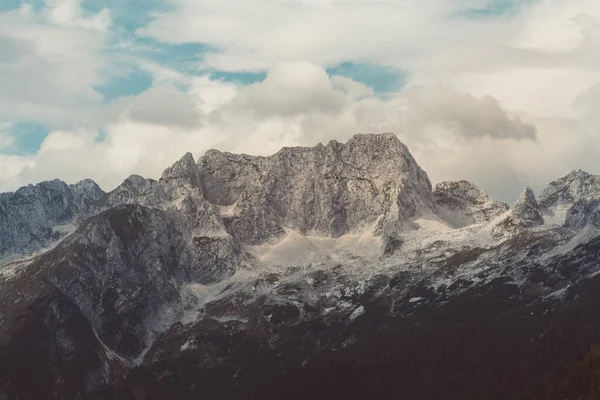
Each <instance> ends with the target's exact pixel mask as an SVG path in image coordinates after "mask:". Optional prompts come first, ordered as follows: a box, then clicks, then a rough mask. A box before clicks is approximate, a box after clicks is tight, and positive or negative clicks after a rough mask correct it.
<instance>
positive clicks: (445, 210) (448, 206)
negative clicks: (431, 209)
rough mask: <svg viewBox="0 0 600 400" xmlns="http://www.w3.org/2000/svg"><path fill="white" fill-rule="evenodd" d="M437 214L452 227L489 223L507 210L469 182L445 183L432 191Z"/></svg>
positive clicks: (506, 207) (503, 205)
mask: <svg viewBox="0 0 600 400" xmlns="http://www.w3.org/2000/svg"><path fill="white" fill-rule="evenodd" d="M433 198H434V201H435V204H436V207H437V213H438V215H440V217H442V218H443V219H444V220H446V222H448V223H449V224H450V225H451V226H453V227H462V226H467V225H471V224H473V223H476V224H480V223H486V222H490V221H491V220H493V219H494V218H496V217H498V216H500V215H502V214H503V213H504V212H506V211H507V210H508V205H507V204H505V203H502V202H499V201H495V200H492V199H491V198H490V197H489V196H488V195H487V193H486V192H484V191H483V190H481V189H480V188H479V187H477V186H476V185H474V184H473V183H471V182H467V181H464V180H463V181H446V182H441V183H438V184H437V185H436V186H435V189H434V190H433Z"/></svg>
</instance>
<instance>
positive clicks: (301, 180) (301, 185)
mask: <svg viewBox="0 0 600 400" xmlns="http://www.w3.org/2000/svg"><path fill="white" fill-rule="evenodd" d="M199 166H200V173H201V180H202V187H203V192H204V194H205V197H206V198H207V200H208V201H209V202H211V203H213V204H216V205H219V206H221V207H222V208H223V209H224V212H223V213H222V215H223V216H224V218H226V220H227V225H228V228H229V229H230V232H231V233H232V234H234V235H235V236H236V237H237V238H238V239H239V240H240V241H242V242H243V243H248V244H259V243H262V242H265V241H267V240H270V239H273V238H276V237H278V236H280V235H281V234H282V233H283V232H284V228H289V229H294V230H297V231H299V232H301V233H303V234H312V235H322V236H330V237H339V236H341V235H343V234H346V233H348V232H351V231H355V230H359V229H366V228H368V227H370V226H374V225H375V224H376V223H377V227H376V228H377V231H378V232H379V233H384V232H390V233H391V232H394V231H396V230H397V228H398V226H399V225H401V224H402V223H403V222H404V221H406V220H407V219H409V218H411V217H414V216H417V215H421V214H427V213H433V212H434V207H433V200H432V195H431V184H430V182H429V179H428V177H427V174H426V173H425V172H423V171H422V170H421V169H420V168H419V166H418V165H417V163H416V162H415V160H414V158H413V157H412V155H411V154H410V152H409V151H408V149H407V148H406V146H404V145H403V144H402V143H401V142H400V141H399V140H398V138H397V137H396V136H395V135H393V134H385V135H373V134H365V135H355V136H354V137H352V139H350V140H349V141H348V142H347V143H346V144H342V143H338V142H336V141H331V142H329V143H328V144H327V145H326V146H323V145H318V146H315V147H312V148H283V149H282V150H281V151H279V152H278V153H277V154H275V155H273V156H270V157H251V156H247V155H234V154H230V153H221V152H218V151H210V152H208V153H206V155H205V156H204V157H202V158H201V159H200V161H199Z"/></svg>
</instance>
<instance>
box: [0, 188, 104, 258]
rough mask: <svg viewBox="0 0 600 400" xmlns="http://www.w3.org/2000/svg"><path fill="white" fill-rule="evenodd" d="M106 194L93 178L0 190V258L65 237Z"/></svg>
mask: <svg viewBox="0 0 600 400" xmlns="http://www.w3.org/2000/svg"><path fill="white" fill-rule="evenodd" d="M103 194H104V192H102V190H101V189H100V188H99V187H98V185H96V183H94V182H93V181H91V180H85V181H81V182H79V183H77V184H75V185H67V184H66V183H64V182H62V181H59V180H57V179H56V180H53V181H49V182H42V183H39V184H37V185H35V186H34V185H29V186H26V187H23V188H21V189H19V190H17V191H16V192H15V193H3V194H0V238H1V240H0V260H1V259H2V258H5V257H8V256H11V255H14V254H23V253H29V252H33V251H37V250H40V249H42V248H44V247H47V246H49V245H51V244H52V243H55V242H56V241H57V240H60V239H62V238H64V237H65V235H66V234H67V233H70V232H71V231H72V230H73V229H74V226H76V225H77V224H79V223H81V222H82V221H83V220H84V219H85V218H86V217H87V216H88V214H89V210H90V208H91V206H92V204H93V202H94V200H96V199H97V198H99V197H101V196H102V195H103Z"/></svg>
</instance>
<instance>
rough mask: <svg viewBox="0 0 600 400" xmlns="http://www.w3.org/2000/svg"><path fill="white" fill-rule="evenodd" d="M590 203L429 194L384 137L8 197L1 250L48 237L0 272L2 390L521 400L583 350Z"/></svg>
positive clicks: (581, 177)
mask: <svg viewBox="0 0 600 400" xmlns="http://www.w3.org/2000/svg"><path fill="white" fill-rule="evenodd" d="M599 205H600V181H598V179H597V178H596V177H593V176H591V175H589V174H586V173H583V172H581V171H577V172H574V173H572V174H569V175H568V176H567V177H564V178H562V179H559V180H557V181H556V182H553V183H551V184H550V186H549V187H548V188H547V189H546V190H545V191H544V193H543V194H542V195H541V196H540V201H539V202H538V201H537V199H536V198H535V195H534V193H533V192H532V191H531V189H526V190H524V191H523V193H522V194H521V196H520V198H519V199H518V200H517V202H515V204H513V205H512V206H511V207H508V205H506V204H504V203H501V202H496V201H494V200H492V199H490V198H489V197H488V196H487V195H486V194H485V193H484V192H483V191H482V190H480V189H479V188H477V187H476V186H475V185H473V184H471V183H469V182H465V181H457V182H443V183H441V184H439V185H437V186H436V187H435V189H433V190H432V187H431V184H430V182H429V179H428V177H427V175H426V174H425V172H423V171H422V170H421V169H420V168H419V166H418V165H417V163H416V162H415V160H414V159H413V157H412V156H411V155H410V152H409V151H408V149H407V148H406V147H405V146H404V145H403V144H402V143H400V141H398V139H397V138H396V137H395V136H394V135H391V134H384V135H356V136H354V137H353V138H352V139H351V140H349V141H348V142H347V143H345V144H342V143H338V142H335V141H332V142H329V143H328V144H327V145H318V146H315V147H311V148H284V149H282V150H281V151H280V152H278V153H277V154H275V155H272V156H270V157H254V156H248V155H235V154H230V153H223V152H219V151H216V150H213V151H209V152H207V153H206V154H205V155H204V156H203V157H202V158H201V159H200V160H199V161H198V163H196V162H195V160H194V159H193V157H192V156H191V154H186V155H185V156H184V157H183V158H182V159H181V160H180V161H178V162H177V163H175V164H174V165H173V167H171V168H169V169H167V170H166V171H165V172H164V173H163V175H162V176H161V178H160V179H158V180H152V179H145V178H143V177H139V176H131V177H129V178H127V179H126V180H125V181H124V182H123V184H121V185H120V186H119V187H117V188H116V189H115V190H113V191H111V192H109V193H103V192H102V191H101V190H100V189H99V188H98V187H97V186H96V185H95V184H94V183H93V182H91V181H84V182H81V183H79V184H77V185H71V186H69V185H66V184H64V183H62V182H60V181H52V182H48V183H42V184H39V185H37V186H29V187H26V188H23V189H20V190H19V191H17V192H15V193H10V194H4V195H2V197H0V238H2V241H1V243H2V246H3V247H2V249H3V250H2V251H3V253H0V254H2V255H3V256H5V257H6V256H13V257H16V256H19V255H21V254H24V253H28V252H34V251H39V250H41V249H42V248H44V247H46V246H50V245H53V246H55V247H54V248H52V249H49V250H47V251H43V252H42V254H40V255H37V256H35V257H30V258H24V259H19V260H16V261H8V262H7V263H6V264H5V265H4V266H3V267H0V286H1V289H2V290H0V304H1V305H0V360H1V361H0V398H4V397H6V398H43V397H44V396H45V397H52V398H78V397H79V398H82V397H85V398H93V397H94V396H96V397H98V398H146V399H152V398H168V397H178V398H190V397H194V398H198V397H204V398H215V397H218V398H243V397H248V396H249V394H251V393H255V394H256V398H269V396H271V397H274V398H278V397H279V398H282V397H286V398H307V397H319V393H317V392H311V390H312V389H311V385H310V384H309V385H308V386H307V385H306V384H305V383H306V382H315V385H316V386H315V387H317V386H319V387H321V389H320V390H325V391H324V392H322V393H321V394H323V396H322V397H327V396H329V398H353V397H354V398H368V397H378V398H390V397H393V396H390V395H391V394H392V393H396V394H397V393H398V392H399V391H400V390H403V391H404V392H403V393H406V394H407V396H408V397H410V398H423V399H427V398H440V397H444V396H447V395H448V393H452V396H454V397H455V398H463V399H469V398H472V399H479V398H498V399H500V398H518V397H520V396H522V395H524V394H525V391H528V390H533V389H534V386H535V385H536V384H541V383H542V382H543V381H544V379H545V377H546V376H548V374H550V373H552V372H553V371H554V370H555V369H556V368H558V367H559V366H560V364H561V363H563V362H565V361H567V360H568V359H569V357H571V356H572V355H574V354H576V353H577V352H579V351H581V350H582V347H585V343H587V342H586V341H590V343H591V341H592V340H595V336H594V335H595V333H594V332H596V331H595V330H594V329H595V328H594V326H593V323H592V322H590V323H587V322H586V321H593V318H591V316H592V315H593V314H594V312H595V311H594V310H600V301H597V300H596V298H597V296H595V295H594V294H595V293H596V292H597V289H598V287H599V285H600V283H599V282H600V281H599V280H598V279H597V278H596V276H597V275H598V273H599V272H600V267H598V265H597V262H596V260H597V256H598V254H599V252H600V245H599V244H598V243H599V239H598V238H599V237H600V217H599V216H600V206H599ZM66 226H68V227H69V228H68V229H67V228H66ZM54 232H59V234H56V233H54ZM67 232H68V235H67ZM65 236H66V237H65ZM586 312H589V313H590V315H586ZM571 314H572V315H573V319H572V320H569V319H568V318H565V315H571ZM569 321H570V322H569ZM507 327H511V329H508V328H507ZM563 334H565V335H571V334H573V335H575V334H577V335H578V337H579V338H581V340H579V341H570V342H569V343H568V345H565V346H562V347H561V346H552V345H551V344H552V343H556V342H557V341H561V340H562V337H563V336H561V335H563ZM482 338H488V339H490V340H488V339H482ZM490 342H496V343H499V345H498V346H497V347H494V346H489V343H490ZM432 343H434V344H435V346H433V345H432ZM436 346H437V347H436ZM436 349H439V352H437V350H436ZM369 354H371V356H369ZM482 354H485V355H486V357H489V358H490V359H493V360H498V362H497V363H490V365H489V366H488V367H489V368H488V369H485V370H484V369H481V368H470V367H469V365H471V364H470V363H472V364H473V365H476V364H477V362H478V360H479V361H480V359H481V355H482ZM539 354H545V357H546V358H544V359H540V357H539ZM356 357H358V360H363V359H364V360H370V361H368V362H367V361H365V363H364V364H363V363H362V361H360V362H358V363H357V361H356V359H357V358H356ZM15 360H17V361H15ZM352 360H354V361H352ZM457 360H464V363H463V364H464V365H463V364H460V363H457V362H456V361H457ZM469 360H470V361H469ZM517 361H518V365H521V366H522V368H523V369H522V370H520V371H521V372H519V371H517V372H514V370H511V368H512V367H513V366H514V365H515V363H516V362H517ZM352 363H355V364H352ZM369 363H370V364H369ZM328 365H330V366H335V365H337V366H339V368H342V369H343V368H344V367H343V366H344V365H350V366H352V368H355V369H351V370H345V369H344V370H345V371H349V372H347V374H348V376H347V377H346V378H344V377H342V376H341V375H340V376H337V375H335V374H333V375H332V374H331V373H330V372H327V371H330V370H331V368H329V369H328V368H327V366H328ZM405 367H406V368H405ZM311 371H312V372H311ZM511 371H513V372H511ZM31 374H36V375H38V376H39V377H40V378H39V380H38V381H36V382H34V383H32V384H28V382H26V381H24V380H23V379H22V378H20V377H22V376H30V375H31ZM510 374H512V375H510ZM508 375H510V376H512V378H510V379H509V378H508ZM319 376H321V377H327V379H326V380H329V381H331V382H333V383H332V385H331V386H328V385H325V384H322V385H321V384H318V382H322V379H324V378H319ZM424 376H425V377H428V378H427V379H426V380H423V379H422V378H423V377H424ZM465 376H470V377H472V380H471V381H469V382H467V383H465V381H464V377H465ZM366 377H368V378H366ZM347 378H351V379H350V380H351V381H352V382H356V385H354V384H349V383H348V382H347V381H348V379H347ZM507 379H508V380H509V381H511V382H516V383H518V384H515V385H506V384H505V383H506V382H507ZM344 381H346V382H344ZM282 382H283V383H282ZM323 382H324V381H323ZM361 382H362V383H361ZM472 382H476V384H475V383H472ZM344 385H346V386H347V387H348V388H351V390H348V391H345V390H344V389H343V386H344ZM323 388H327V389H323ZM365 388H368V390H371V391H370V392H365V391H364V390H365ZM273 393H275V394H273Z"/></svg>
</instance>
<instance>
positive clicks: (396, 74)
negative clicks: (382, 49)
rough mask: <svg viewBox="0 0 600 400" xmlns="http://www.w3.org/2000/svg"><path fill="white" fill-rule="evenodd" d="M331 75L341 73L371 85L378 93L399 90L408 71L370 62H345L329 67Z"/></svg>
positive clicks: (328, 71)
mask: <svg viewBox="0 0 600 400" xmlns="http://www.w3.org/2000/svg"><path fill="white" fill-rule="evenodd" d="M327 73H329V75H340V76H345V77H347V78H351V79H353V80H355V81H357V82H360V83H363V84H365V85H367V86H369V87H371V88H372V89H373V90H374V91H375V92H376V93H377V94H386V93H390V92H394V91H397V90H398V89H401V88H402V86H404V82H405V80H406V72H405V71H401V70H398V69H396V68H392V67H385V66H381V65H375V64H369V63H355V62H343V63H341V64H338V65H337V66H335V67H332V68H328V69H327Z"/></svg>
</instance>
